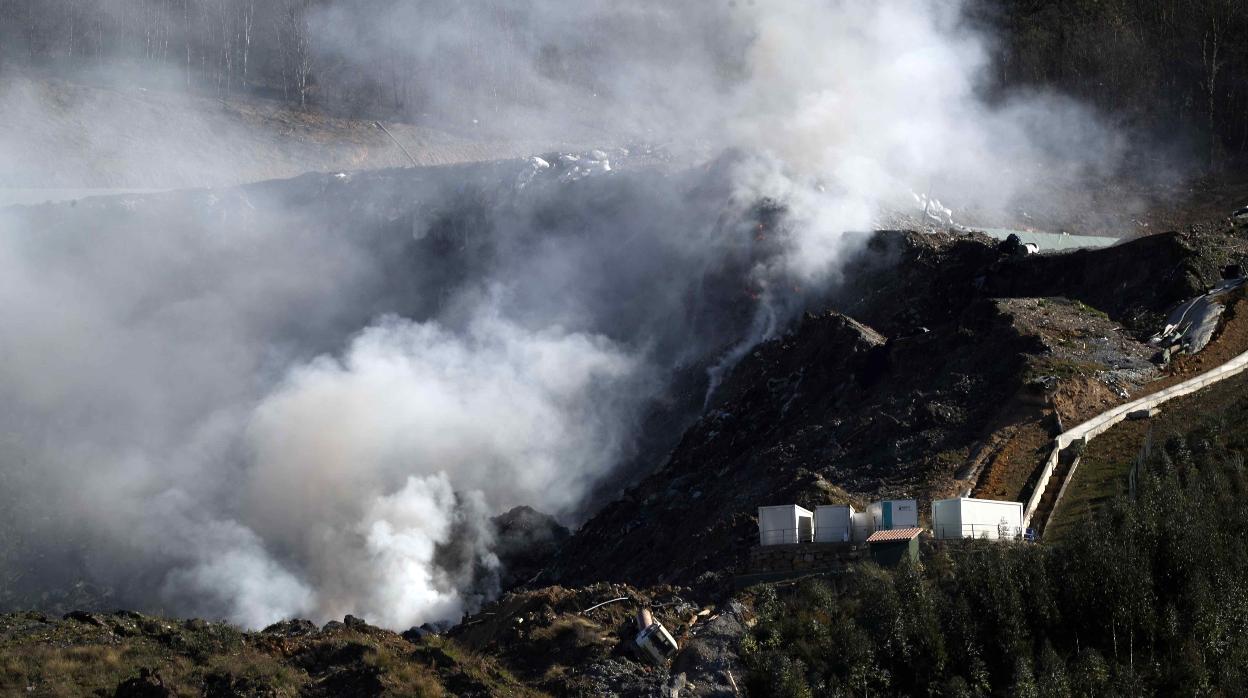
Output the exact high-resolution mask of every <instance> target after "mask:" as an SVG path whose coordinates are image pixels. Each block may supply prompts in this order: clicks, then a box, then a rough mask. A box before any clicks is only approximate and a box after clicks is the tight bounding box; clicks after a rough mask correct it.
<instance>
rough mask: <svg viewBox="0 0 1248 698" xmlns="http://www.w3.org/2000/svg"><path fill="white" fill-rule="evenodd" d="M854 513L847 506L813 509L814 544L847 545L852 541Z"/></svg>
mask: <svg viewBox="0 0 1248 698" xmlns="http://www.w3.org/2000/svg"><path fill="white" fill-rule="evenodd" d="M855 513H856V512H855V511H854V508H853V507H851V506H849V505H848V504H824V505H821V506H817V507H815V542H816V543H848V542H850V541H852V540H854V514H855Z"/></svg>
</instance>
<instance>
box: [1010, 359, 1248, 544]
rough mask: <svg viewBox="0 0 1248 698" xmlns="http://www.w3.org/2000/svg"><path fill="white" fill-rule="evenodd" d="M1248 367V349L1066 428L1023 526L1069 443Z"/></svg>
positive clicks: (1036, 504) (1041, 480) (1028, 509)
mask: <svg viewBox="0 0 1248 698" xmlns="http://www.w3.org/2000/svg"><path fill="white" fill-rule="evenodd" d="M1246 368H1248V352H1245V353H1243V354H1240V355H1239V356H1237V357H1235V358H1234V359H1231V360H1230V361H1228V362H1226V363H1224V364H1222V365H1221V366H1219V367H1217V368H1215V369H1213V370H1211V371H1207V372H1205V373H1202V374H1200V375H1199V376H1196V377H1195V378H1192V379H1191V380H1187V381H1184V382H1182V383H1179V384H1178V385H1174V386H1171V387H1169V388H1166V389H1165V390H1162V391H1159V392H1156V393H1153V394H1152V395H1146V396H1145V397H1142V398H1140V399H1138V400H1134V401H1132V402H1128V403H1126V404H1123V405H1119V406H1117V407H1115V408H1113V409H1111V410H1107V411H1105V412H1102V413H1101V414H1099V415H1097V416H1095V417H1093V418H1092V419H1089V420H1088V421H1086V422H1084V423H1083V424H1080V425H1079V426H1076V427H1073V428H1071V429H1069V430H1067V431H1065V432H1063V433H1062V434H1061V435H1060V436H1058V437H1057V439H1055V440H1054V443H1053V451H1052V453H1051V454H1049V459H1048V460H1047V461H1045V464H1044V469H1043V470H1041V471H1040V480H1039V481H1038V482H1037V483H1036V490H1035V492H1033V493H1032V495H1031V499H1030V500H1028V501H1027V508H1026V510H1025V511H1024V514H1023V526H1030V525H1031V517H1032V516H1033V515H1034V514H1035V513H1036V508H1037V507H1039V506H1040V500H1041V498H1043V497H1044V492H1045V489H1046V488H1047V487H1048V486H1049V484H1050V483H1049V480H1050V479H1052V477H1053V470H1054V468H1056V467H1057V461H1058V458H1059V456H1060V454H1061V452H1062V450H1064V449H1065V448H1066V447H1068V446H1070V445H1071V444H1072V443H1074V442H1075V441H1078V440H1079V439H1085V440H1087V441H1091V440H1092V439H1094V438H1096V437H1097V436H1100V435H1101V434H1103V433H1105V431H1106V430H1108V429H1109V428H1110V427H1112V426H1114V425H1115V424H1117V423H1119V422H1121V421H1122V420H1124V419H1126V418H1127V415H1128V414H1130V413H1132V412H1135V411H1137V410H1148V409H1152V408H1154V407H1157V406H1158V405H1161V404H1162V403H1164V402H1166V401H1167V400H1172V399H1174V398H1176V397H1182V396H1184V395H1190V394H1192V393H1194V392H1197V391H1199V390H1201V389H1203V388H1206V387H1208V386H1210V385H1213V384H1214V383H1217V382H1219V381H1222V380H1225V379H1227V378H1230V377H1231V376H1234V375H1237V374H1239V373H1242V372H1243V371H1244V369H1246ZM1073 473H1074V469H1073V468H1072V469H1071V471H1070V473H1068V474H1067V480H1069V477H1070V475H1071V474H1073Z"/></svg>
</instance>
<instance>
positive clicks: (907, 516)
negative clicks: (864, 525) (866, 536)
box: [867, 499, 919, 533]
mask: <svg viewBox="0 0 1248 698" xmlns="http://www.w3.org/2000/svg"><path fill="white" fill-rule="evenodd" d="M867 512H868V513H870V514H871V531H872V532H873V533H874V532H875V531H891V530H893V529H894V528H915V527H917V526H918V525H919V504H918V502H916V501H914V500H913V499H891V500H885V501H883V502H876V503H874V504H871V505H868V506H867Z"/></svg>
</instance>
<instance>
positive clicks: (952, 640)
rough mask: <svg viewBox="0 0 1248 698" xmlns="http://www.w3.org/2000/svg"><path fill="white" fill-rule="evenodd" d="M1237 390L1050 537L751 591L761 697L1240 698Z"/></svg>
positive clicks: (1245, 416) (1245, 644) (1244, 578)
mask: <svg viewBox="0 0 1248 698" xmlns="http://www.w3.org/2000/svg"><path fill="white" fill-rule="evenodd" d="M1246 428H1248V400H1241V401H1240V402H1239V404H1238V405H1236V407H1235V409H1234V410H1231V411H1230V412H1229V414H1218V415H1214V416H1211V417H1209V418H1208V420H1207V422H1206V423H1204V424H1201V425H1200V426H1198V427H1196V428H1194V429H1192V430H1191V431H1189V432H1188V433H1175V434H1171V435H1169V436H1168V437H1167V438H1165V439H1164V441H1163V443H1164V447H1163V448H1160V449H1154V453H1153V455H1152V456H1151V458H1150V459H1149V460H1148V461H1146V463H1145V464H1144V465H1143V466H1141V467H1142V471H1141V474H1140V476H1139V477H1138V478H1137V486H1136V492H1135V495H1134V497H1132V496H1131V495H1130V489H1129V488H1128V487H1127V486H1126V483H1125V479H1124V487H1123V492H1122V494H1121V495H1120V496H1119V497H1118V498H1117V499H1116V501H1114V502H1113V503H1112V505H1110V506H1108V507H1107V508H1106V510H1105V511H1103V512H1101V513H1100V514H1099V515H1097V516H1095V517H1093V518H1092V519H1091V520H1090V522H1089V523H1088V525H1086V526H1083V527H1081V528H1080V530H1079V531H1078V532H1076V533H1074V534H1072V537H1071V538H1069V539H1065V540H1063V541H1060V542H1058V543H1056V544H1041V545H1027V546H1015V545H1000V544H995V543H991V542H987V541H967V542H965V543H960V544H958V545H953V546H947V547H945V548H943V549H941V550H939V551H933V552H931V553H930V554H929V555H928V556H927V557H926V558H925V559H924V561H923V562H922V563H920V564H919V565H909V564H908V565H905V566H903V567H900V568H897V569H895V570H885V569H880V568H878V567H875V566H873V565H866V566H864V567H862V568H860V569H858V570H857V571H855V572H853V573H851V574H850V575H849V576H848V577H847V578H846V579H844V580H841V581H840V582H839V583H837V584H831V583H828V582H824V581H815V582H810V583H806V584H805V585H803V586H801V587H800V588H798V589H797V590H796V591H789V592H784V591H776V590H774V589H766V590H763V591H762V592H761V593H760V597H759V601H760V603H759V604H758V608H759V612H760V616H761V617H760V621H759V623H758V624H757V625H756V627H755V629H754V631H753V633H752V634H751V635H750V636H749V637H748V638H747V639H746V640H745V642H744V647H743V649H744V656H745V657H746V659H747V662H748V664H749V666H750V667H751V669H752V677H751V681H752V691H753V694H754V695H761V696H824V695H827V696H833V695H871V694H878V695H920V694H928V695H946V696H987V695H1011V696H1114V695H1122V696H1128V695H1131V696H1134V695H1151V694H1158V695H1237V694H1239V693H1241V692H1242V691H1243V687H1244V686H1245V685H1248V539H1245V537H1244V535H1243V532H1244V530H1246V527H1248V507H1245V506H1244V505H1243V502H1244V498H1245V496H1248V468H1245V456H1246V455H1248V437H1246V436H1245V434H1248V430H1246Z"/></svg>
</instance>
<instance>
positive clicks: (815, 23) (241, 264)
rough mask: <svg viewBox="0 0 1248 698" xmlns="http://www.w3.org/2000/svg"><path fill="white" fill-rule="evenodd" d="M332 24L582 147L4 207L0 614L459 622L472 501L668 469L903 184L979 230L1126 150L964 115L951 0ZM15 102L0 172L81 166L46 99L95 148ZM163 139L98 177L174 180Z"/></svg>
mask: <svg viewBox="0 0 1248 698" xmlns="http://www.w3.org/2000/svg"><path fill="white" fill-rule="evenodd" d="M357 4H358V3H338V4H333V3H330V4H328V5H326V6H325V7H320V6H318V7H320V9H317V10H316V11H315V12H314V13H313V14H312V15H311V18H310V19H309V24H308V26H309V27H310V29H309V31H312V32H319V33H317V34H315V36H316V37H317V38H318V42H319V43H318V45H320V46H324V47H327V48H326V49H325V50H326V51H327V52H328V53H329V54H332V55H335V56H337V57H338V59H339V60H340V61H343V62H345V63H346V64H347V65H353V66H358V68H359V70H361V71H367V70H368V69H369V66H376V65H379V64H380V63H381V58H382V57H381V56H379V55H377V54H376V53H375V51H376V50H378V47H384V48H385V50H386V51H387V52H388V53H387V55H390V53H392V52H394V51H399V52H402V51H411V52H413V54H415V55H414V57H412V59H413V60H414V61H415V63H414V64H415V65H421V66H434V67H436V66H443V68H444V70H443V71H442V72H437V71H432V72H430V73H429V74H427V75H422V77H421V84H422V89H423V90H424V91H425V92H426V93H427V94H429V95H431V97H430V103H431V104H436V105H438V106H437V108H438V110H439V111H440V112H442V113H450V112H454V111H456V110H459V111H461V112H463V111H465V110H466V109H467V106H466V105H473V106H472V109H467V111H469V112H472V113H476V112H481V113H482V114H488V115H489V116H488V118H486V120H487V121H488V122H489V123H488V124H487V125H486V126H488V128H489V130H490V134H489V137H490V138H491V139H500V140H503V141H510V142H520V141H522V142H526V143H529V142H533V143H536V142H552V141H554V142H557V141H560V140H575V141H577V142H585V140H586V139H587V138H592V139H595V140H596V141H597V142H596V143H594V145H596V146H598V147H600V148H601V150H598V151H577V152H565V153H548V152H547V153H533V155H534V156H540V157H529V158H520V159H513V160H506V161H501V162H494V163H485V164H464V165H452V166H443V167H413V168H407V169H389V170H371V171H344V172H322V173H316V174H306V175H302V176H300V177H297V178H294V179H288V180H281V181H268V182H262V183H252V184H248V185H244V186H240V187H231V188H217V189H200V190H187V191H176V192H168V193H160V194H144V195H138V194H135V195H125V196H117V197H105V198H88V199H83V200H80V201H75V202H72V203H61V204H55V205H50V204H49V205H42V206H30V207H11V208H6V209H0V326H3V327H4V328H5V330H4V332H3V333H0V358H2V360H0V394H2V395H3V396H4V399H3V400H2V401H0V485H2V488H0V525H2V526H3V543H0V603H4V604H6V605H37V604H38V603H39V599H40V594H42V593H45V592H46V591H47V590H48V589H54V588H66V587H72V586H73V585H75V584H78V583H82V582H86V583H89V584H90V585H92V586H93V587H94V588H95V589H96V590H97V593H101V594H108V595H111V596H107V597H106V598H107V599H108V603H109V604H110V605H128V606H137V607H142V608H148V609H159V610H164V611H167V612H170V613H177V614H188V615H200V616H207V617H224V618H228V619H230V620H232V621H234V622H237V623H240V624H242V625H245V626H251V627H258V626H263V625H265V624H268V623H271V622H273V621H276V620H278V619H281V618H288V617H294V616H300V617H311V618H314V619H317V620H325V619H329V618H336V617H341V616H343V615H344V614H347V613H351V614H357V615H362V616H365V617H367V618H369V619H370V620H373V621H375V622H378V623H381V624H383V625H386V626H389V627H393V628H403V627H407V626H411V625H416V624H419V623H421V622H425V621H431V620H443V619H451V620H455V619H458V618H459V617H460V614H461V613H463V612H464V611H465V610H470V609H473V608H475V607H476V606H477V605H478V604H479V603H480V602H481V601H482V600H483V599H486V598H488V597H490V596H492V595H494V594H496V593H497V592H498V590H499V588H498V575H499V566H500V561H499V559H498V557H497V556H496V555H495V554H494V548H493V536H494V532H493V529H492V525H491V523H490V517H491V516H493V515H495V514H498V513H500V512H502V511H505V510H507V509H509V508H511V507H514V506H517V505H531V506H533V507H535V508H537V509H540V510H542V511H546V512H549V513H551V514H553V515H555V516H557V517H559V518H560V519H561V520H563V521H564V522H566V523H568V524H572V525H575V524H579V523H580V522H582V521H583V520H584V519H585V518H586V516H587V515H589V514H590V513H592V507H593V506H595V505H597V504H600V503H601V502H602V500H603V499H604V498H609V497H610V496H612V495H613V494H614V493H615V492H616V491H617V490H618V488H619V486H620V485H621V484H623V483H627V482H630V481H631V480H633V479H635V478H636V477H638V476H640V475H642V474H644V473H646V472H648V471H650V470H652V469H654V468H656V467H659V466H661V465H662V462H663V459H664V457H665V454H666V451H667V450H668V449H670V448H671V447H672V446H674V444H675V442H676V441H677V440H678V439H679V437H680V435H681V432H682V431H683V428H684V427H685V426H687V424H688V423H690V421H691V420H692V419H694V418H695V417H696V416H697V415H698V412H699V411H700V410H701V409H702V408H703V405H704V404H705V402H706V398H707V393H708V391H709V390H713V389H714V387H715V385H716V384H717V382H718V381H719V380H720V379H721V378H722V376H723V375H724V374H725V372H727V371H730V370H731V369H732V367H733V365H734V364H735V362H736V361H737V360H739V359H740V358H741V357H743V356H745V355H747V354H748V353H749V351H750V350H751V349H752V348H753V347H754V346H755V345H756V344H757V343H758V342H760V341H762V340H763V339H766V338H768V337H770V336H773V335H775V334H778V333H783V332H784V331H785V330H786V328H787V327H788V326H789V324H790V322H791V321H792V320H793V319H794V318H795V317H797V316H798V315H799V314H800V312H801V311H802V310H803V309H804V308H805V304H806V302H807V300H808V299H810V298H814V297H819V298H827V297H828V296H829V295H832V294H834V293H835V290H836V284H837V281H838V279H839V270H840V266H841V264H842V263H843V262H844V260H845V259H847V258H848V257H849V256H850V255H851V254H852V253H853V252H854V250H855V249H856V246H857V245H858V244H859V241H860V240H861V236H859V235H854V234H853V233H854V232H856V231H857V232H861V231H866V230H870V229H872V228H874V227H876V226H877V225H878V224H879V223H880V222H881V221H885V220H888V219H889V216H890V215H892V214H895V213H896V212H897V211H899V210H903V209H909V208H913V201H914V196H915V194H916V193H919V194H924V193H928V192H931V191H933V190H935V191H937V192H939V193H940V196H941V198H942V200H944V201H945V202H946V203H956V204H957V205H958V206H960V207H965V208H968V209H974V210H976V211H980V212H982V214H983V215H985V216H987V217H988V218H992V216H998V217H1005V216H1009V215H1011V213H1010V212H1011V211H1014V210H1016V206H1015V202H1016V200H1017V197H1018V196H1019V195H1027V194H1031V193H1033V191H1034V189H1035V187H1037V186H1039V184H1038V182H1044V183H1046V184H1051V183H1052V182H1055V181H1056V182H1059V183H1060V184H1061V185H1062V186H1063V187H1069V188H1075V189H1077V188H1078V186H1079V185H1080V184H1081V183H1084V182H1087V181H1094V180H1096V179H1097V178H1099V177H1103V176H1106V175H1108V174H1110V173H1113V172H1114V171H1115V170H1116V168H1117V167H1118V166H1119V164H1120V163H1121V157H1122V155H1123V151H1124V146H1123V141H1122V139H1121V138H1120V137H1118V136H1116V135H1115V134H1114V133H1113V132H1112V131H1110V130H1109V129H1107V128H1106V127H1105V126H1104V125H1103V124H1102V122H1101V121H1100V120H1099V119H1098V117H1096V115H1095V114H1093V113H1092V112H1091V111H1089V110H1087V109H1085V108H1083V107H1081V106H1079V105H1077V104H1074V103H1072V102H1070V101H1068V100H1066V99H1064V98H1060V97H1056V96H1052V95H1044V94H1027V95H1015V96H1012V97H1010V98H1008V99H997V100H996V101H994V102H993V103H991V104H990V103H988V102H987V101H985V99H984V98H983V97H982V94H983V90H982V87H983V82H984V79H985V76H984V73H985V70H986V69H987V67H988V63H989V55H990V54H989V48H990V46H989V43H988V38H987V37H983V36H981V35H979V34H977V33H976V32H975V31H973V30H972V29H971V28H970V27H968V26H967V25H966V24H965V22H964V21H963V17H962V13H961V9H962V8H961V7H959V6H958V4H957V3H934V2H933V3H922V2H905V1H902V0H897V1H889V2H877V3H861V2H851V1H848V0H847V1H843V2H842V1H828V2H821V3H799V2H791V3H790V2H783V3H761V2H760V3H754V2H741V3H727V4H723V5H719V4H717V5H714V6H701V5H698V6H696V7H695V6H692V5H690V6H685V5H674V4H671V3H662V2H643V3H640V4H636V3H634V4H631V5H629V6H628V7H627V8H624V7H619V6H617V5H618V3H609V2H599V1H597V0H595V1H593V2H579V3H570V2H561V1H555V0H546V1H544V2H539V3H536V4H534V5H533V6H532V7H530V8H528V9H527V10H525V11H523V12H521V11H519V10H516V11H514V12H515V13H516V14H514V15H509V18H508V19H507V20H506V22H505V24H506V26H507V27H508V28H509V33H508V34H507V37H514V36H523V37H525V40H524V41H515V40H511V39H510V38H508V40H506V41H504V40H502V39H499V40H494V39H495V37H494V36H493V35H492V34H491V33H490V31H492V30H491V28H492V27H496V26H498V25H497V23H496V21H495V20H496V19H497V14H498V13H506V12H508V10H504V9H503V8H502V7H501V6H499V5H495V4H494V3H488V2H482V3H466V4H459V5H456V6H455V8H454V10H451V9H450V8H448V7H441V6H440V5H438V7H439V8H440V9H439V10H438V11H437V12H436V13H435V15H434V16H432V17H431V16H430V15H428V14H426V13H428V12H433V11H434V10H431V9H429V8H430V7H433V5H430V6H429V7H425V6H423V5H419V6H418V5H415V4H409V3H398V2H396V3H390V4H383V6H382V10H381V11H378V12H370V13H363V12H355V11H353V10H356V9H358V8H356V5H357ZM483 18H490V21H488V22H487V21H484V20H483ZM476 31H481V32H484V33H483V34H480V35H478V34H474V32H476ZM409 38H410V39H411V40H410V41H408V40H407V39H409ZM483 45H484V46H490V47H491V50H492V51H494V53H493V54H492V55H491V56H490V58H489V59H488V60H484V59H481V58H480V56H479V55H478V54H479V53H480V52H481V47H482V46H483ZM551 47H554V48H555V49H558V50H557V51H554V53H552V49H551ZM461 55H462V56H468V55H471V56H473V57H474V59H473V60H464V61H456V60H455V58H456V57H457V56H461ZM555 56H557V60H556V58H555ZM552 62H553V63H554V64H557V66H558V67H559V69H558V70H554V69H553V68H552V67H551V65H552ZM486 68H490V69H491V70H492V71H493V72H490V71H486ZM111 70H116V71H123V72H124V71H143V70H145V68H144V67H143V66H142V65H140V66H137V67H136V66H135V65H132V64H119V65H117V66H114V67H113V68H111ZM482 71H485V72H486V73H488V74H485V75H483V74H482ZM3 76H4V73H0V78H3ZM166 82H167V81H166ZM501 82H506V83H508V84H509V85H510V87H511V89H510V90H507V91H502V92H500V91H499V90H497V89H495V88H497V86H498V84H499V83H501ZM14 94H16V93H13V92H5V91H4V90H2V89H0V100H13V101H12V102H11V103H10V104H9V106H10V107H13V108H11V109H9V110H8V111H7V112H6V111H5V110H4V109H3V107H4V106H5V105H3V104H0V113H7V114H10V115H17V116H16V117H15V120H13V121H10V123H7V124H5V129H4V131H3V132H2V133H0V154H3V155H4V157H5V158H6V161H7V162H8V163H10V165H12V171H11V172H10V173H8V175H7V176H6V177H5V178H4V180H3V181H5V182H15V183H18V184H19V185H20V184H21V183H22V182H23V177H24V176H25V175H24V173H34V172H41V171H46V170H48V160H47V159H50V160H51V161H53V162H57V163H64V166H63V167H58V168H54V169H55V171H57V172H74V171H76V170H75V169H74V168H75V167H76V166H78V165H82V164H83V162H85V160H87V159H90V160H91V162H92V164H91V166H90V168H84V169H83V171H87V170H93V169H97V168H99V164H98V158H99V157H100V155H99V153H100V149H101V147H102V145H101V141H99V140H96V141H92V142H90V143H89V144H88V145H87V146H86V147H77V146H74V145H72V143H71V146H70V147H64V148H62V147H59V146H58V147H54V148H52V149H51V150H50V151H47V150H46V149H44V148H33V147H31V145H30V143H28V142H27V141H26V140H25V136H24V134H26V133H39V134H43V135H41V139H42V140H41V142H46V143H57V142H58V139H57V137H56V136H57V135H58V134H57V133H56V131H55V129H53V131H52V132H51V133H50V135H49V134H48V132H47V131H46V129H45V128H44V127H43V126H42V124H46V123H49V119H50V118H51V117H50V116H49V115H50V114H51V111H52V110H53V109H59V110H60V111H57V112H56V113H57V117H56V119H59V120H61V121H63V122H64V123H71V124H74V129H80V128H82V124H86V125H87V126H86V127H85V128H86V129H87V131H88V132H90V131H92V130H94V129H96V128H98V129H99V130H100V131H101V132H103V133H112V132H114V131H116V130H118V129H120V130H122V131H124V130H125V128H126V119H127V115H126V110H125V108H124V107H117V108H115V109H111V110H106V111H103V112H95V113H89V110H88V111H85V112H83V113H76V114H74V116H73V118H68V117H66V116H65V114H64V111H63V108H64V105H60V106H59V107H58V106H56V105H50V104H49V103H48V102H46V101H41V99H40V98H38V97H31V95H30V93H29V91H23V92H21V94H20V99H21V100H22V102H21V104H20V108H17V106H18V105H17V100H18V99H19V97H17V96H13V95H14ZM108 103H109V104H114V102H108ZM93 104H96V105H98V104H99V103H98V102H97V103H93ZM72 108H73V107H71V109H72ZM483 118H485V117H483ZM51 122H53V123H56V122H57V121H56V120H52V121H51ZM232 128H233V127H232ZM237 128H238V129H240V131H239V132H238V133H237V134H235V133H230V132H226V133H225V134H224V135H222V134H217V135H218V136H220V140H219V142H220V143H221V144H222V147H225V148H227V149H228V148H229V147H230V145H231V144H237V147H238V148H239V149H240V152H239V156H240V157H239V158H238V160H237V161H238V162H248V163H251V162H252V160H251V157H250V155H248V154H247V153H245V152H242V151H243V150H244V149H245V147H246V144H247V143H249V142H250V141H248V140H247V139H246V137H245V136H247V134H249V132H248V131H247V130H246V129H247V127H246V126H245V125H238V126H237ZM483 128H484V126H483ZM170 133H176V129H173V130H171V131H169V132H167V133H165V134H163V135H162V138H164V137H169V140H167V141H162V142H161V143H159V147H154V148H153V149H151V150H150V151H149V152H145V153H144V154H143V155H142V157H141V158H138V159H133V158H130V157H122V158H118V159H117V160H116V161H115V163H116V165H115V166H116V167H117V168H118V169H119V170H121V171H122V172H121V173H119V176H118V181H137V180H132V179H127V178H126V177H124V176H122V175H123V174H124V171H125V170H126V169H127V168H130V167H140V168H142V170H143V176H144V181H149V180H153V179H157V180H158V179H160V177H161V176H162V173H177V175H178V179H177V181H178V183H179V184H182V183H185V182H187V180H188V178H190V179H191V180H193V179H194V176H195V172H194V169H193V168H192V170H191V171H190V172H189V173H188V171H187V169H186V167H185V163H184V162H183V161H181V160H180V158H179V148H181V147H183V144H181V143H178V142H177V141H176V139H175V138H174V137H173V136H170ZM567 134H574V135H573V136H567ZM565 137H566V138H565ZM638 142H641V143H650V144H654V146H653V147H648V146H644V145H643V146H641V147H637V146H636V145H634V144H635V143H638ZM103 145H107V143H104V144H103ZM622 146H627V148H625V147H622ZM660 146H661V147H660ZM187 147H191V146H190V145H187ZM298 147H299V148H309V147H310V146H308V144H307V143H300V144H298ZM313 149H315V148H313ZM45 158H46V159H45ZM234 161H235V159H234V158H233V157H232V156H231V154H230V153H229V152H228V150H227V152H225V153H224V154H222V155H221V157H214V158H213V159H212V163H213V170H214V171H213V172H212V176H211V177H208V176H206V177H205V179H204V180H203V181H201V182H198V183H199V184H204V185H209V184H217V183H219V182H221V181H223V180H222V178H221V177H219V176H218V173H219V171H220V169H221V168H223V169H224V170H225V171H226V173H227V174H228V170H229V169H230V167H231V163H233V162H234ZM335 162H336V161H335ZM240 167H241V166H240ZM31 176H33V175H31ZM246 179H248V178H247V177H239V178H238V181H243V180H246ZM225 181H231V180H228V178H227V179H226V180H225ZM60 183H63V181H62V180H58V184H60ZM988 222H992V221H991V220H989V221H988Z"/></svg>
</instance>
